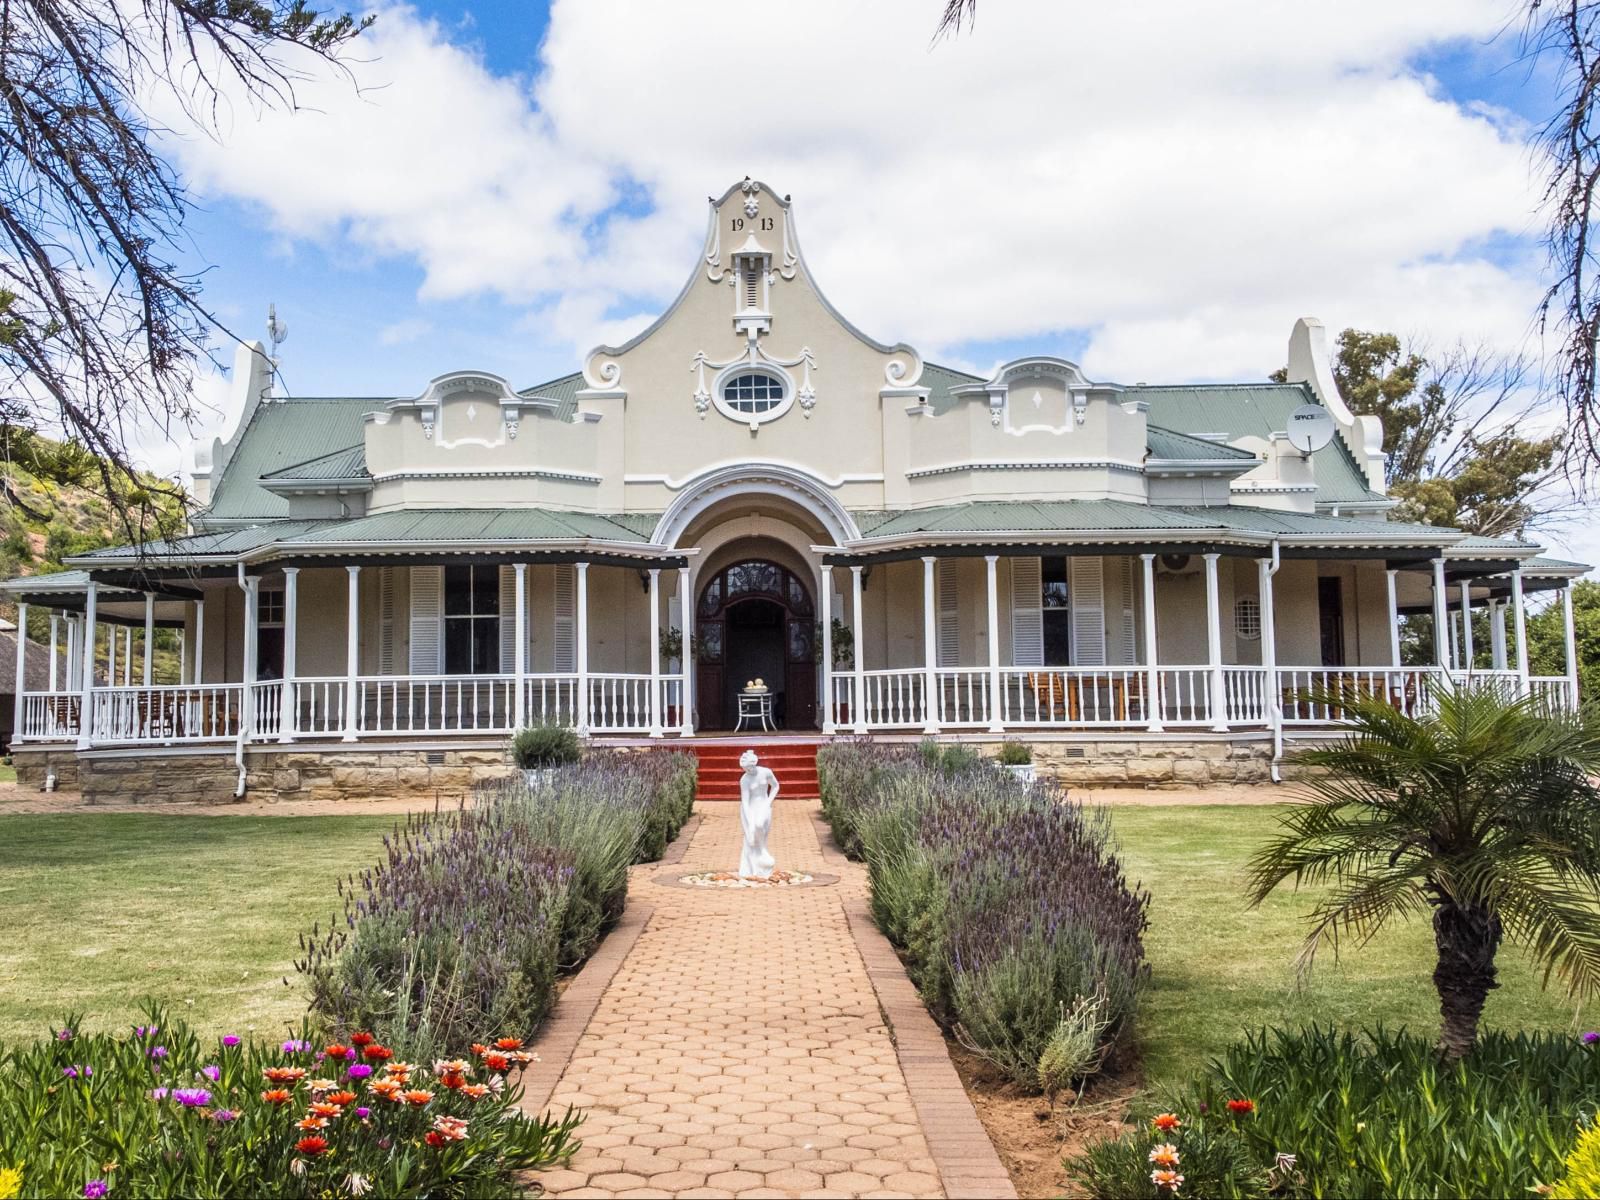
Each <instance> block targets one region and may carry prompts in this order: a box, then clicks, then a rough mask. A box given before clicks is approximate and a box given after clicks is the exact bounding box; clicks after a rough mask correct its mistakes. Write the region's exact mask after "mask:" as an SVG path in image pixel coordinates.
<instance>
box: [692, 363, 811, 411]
mask: <svg viewBox="0 0 1600 1200" xmlns="http://www.w3.org/2000/svg"><path fill="white" fill-rule="evenodd" d="M741 375H765V376H766V377H767V378H769V379H772V380H775V381H776V382H777V383H778V385H779V386H780V387H781V388H782V389H783V399H782V400H780V401H778V403H777V404H775V405H773V406H772V407H771V408H769V409H768V410H767V411H766V412H760V413H747V412H740V411H739V410H738V409H737V408H734V407H733V406H732V405H731V404H729V403H728V402H727V400H726V399H725V398H724V396H723V392H724V391H725V390H726V388H727V386H728V384H729V383H731V382H733V380H735V379H737V378H738V377H739V376H741ZM794 397H795V387H794V380H793V379H791V378H789V373H788V372H787V371H782V370H779V369H778V368H777V367H774V366H772V365H770V364H769V363H753V362H751V361H750V360H749V359H740V360H739V361H738V362H736V363H732V364H730V365H729V366H726V367H724V368H723V369H722V370H720V371H718V372H717V377H716V379H715V380H714V381H713V383H712V386H711V402H712V403H713V404H715V405H716V406H717V411H718V412H719V413H721V414H722V415H723V416H725V417H727V418H728V419H729V420H730V421H737V422H739V424H741V425H749V426H750V427H751V428H755V427H756V426H757V425H764V424H766V423H767V422H768V421H776V420H777V419H778V418H779V417H781V416H783V414H784V413H786V412H788V411H789V410H790V409H791V408H793V407H794Z"/></svg>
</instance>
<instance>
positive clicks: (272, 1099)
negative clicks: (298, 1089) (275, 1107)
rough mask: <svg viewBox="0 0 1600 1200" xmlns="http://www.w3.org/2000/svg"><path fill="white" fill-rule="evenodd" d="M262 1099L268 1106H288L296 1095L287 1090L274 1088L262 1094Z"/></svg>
mask: <svg viewBox="0 0 1600 1200" xmlns="http://www.w3.org/2000/svg"><path fill="white" fill-rule="evenodd" d="M261 1098H262V1099H263V1100H265V1101H266V1102H267V1103H268V1104H287V1103H289V1101H291V1100H293V1099H294V1093H293V1092H291V1091H289V1090H288V1089H287V1088H272V1089H271V1090H269V1091H265V1092H262V1093H261Z"/></svg>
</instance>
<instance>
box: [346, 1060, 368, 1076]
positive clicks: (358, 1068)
mask: <svg viewBox="0 0 1600 1200" xmlns="http://www.w3.org/2000/svg"><path fill="white" fill-rule="evenodd" d="M345 1074H346V1075H348V1076H350V1078H351V1079H365V1078H366V1077H367V1076H368V1075H371V1074H372V1068H371V1067H369V1066H368V1065H367V1064H366V1063H357V1064H356V1065H355V1066H353V1067H351V1068H350V1069H349V1070H348V1071H346V1072H345Z"/></svg>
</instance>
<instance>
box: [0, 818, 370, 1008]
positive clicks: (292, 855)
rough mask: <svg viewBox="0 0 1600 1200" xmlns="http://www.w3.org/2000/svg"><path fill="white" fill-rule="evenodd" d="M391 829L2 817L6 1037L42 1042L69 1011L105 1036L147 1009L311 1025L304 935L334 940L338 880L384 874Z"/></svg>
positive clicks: (0, 958)
mask: <svg viewBox="0 0 1600 1200" xmlns="http://www.w3.org/2000/svg"><path fill="white" fill-rule="evenodd" d="M393 825H394V818H393V817H373V816H365V817H233V816H195V817H187V816H167V815H161V814H150V815H148V816H146V815H142V814H118V813H108V814H105V815H81V814H76V813H74V814H70V815H60V816H56V815H51V816H11V817H0V913H3V914H4V921H5V935H4V937H3V938H0V1039H11V1038H15V1037H18V1036H21V1035H32V1034H35V1033H41V1032H43V1031H44V1029H45V1027H46V1025H47V1024H49V1023H50V1022H57V1023H59V1018H60V1017H61V1015H62V1013H63V1012H64V1011H66V1010H68V1009H74V1010H78V1011H82V1012H84V1013H86V1014H87V1015H88V1018H89V1022H88V1023H89V1024H91V1025H93V1026H95V1027H100V1028H105V1027H110V1026H115V1025H120V1024H123V1023H126V1022H128V1021H131V1020H132V1019H133V1018H134V1016H135V1015H137V1011H138V1006H139V1001H140V999H141V998H142V997H146V996H155V997H158V998H160V999H161V1000H163V1001H165V1002H166V1003H167V1004H169V1005H171V1006H173V1007H177V1008H183V1009H184V1015H185V1016H186V1017H187V1018H189V1019H190V1020H191V1021H192V1022H193V1023H194V1024H195V1025H196V1026H197V1027H199V1028H201V1029H203V1030H210V1031H213V1032H217V1033H222V1032H227V1031H228V1030H229V1029H234V1030H239V1031H240V1032H242V1031H243V1030H242V1029H240V1027H241V1026H244V1027H248V1026H252V1025H253V1026H255V1027H256V1028H257V1029H259V1030H261V1031H263V1032H266V1031H270V1030H277V1029H280V1028H282V1027H283V1026H284V1025H285V1024H286V1023H290V1022H294V1021H296V1020H297V1019H298V1018H299V1016H300V1014H301V1013H303V1012H304V1011H305V1005H304V1002H303V1001H302V1000H301V999H300V993H299V991H298V981H297V980H296V979H295V972H294V966H293V960H294V957H295V954H296V952H297V942H296V939H297V936H298V935H299V933H300V931H301V930H303V929H309V928H310V926H311V922H312V921H313V920H318V919H320V920H321V921H322V922H323V925H324V928H326V924H327V919H328V916H329V914H330V913H331V912H333V911H335V910H336V909H337V907H338V904H339V898H338V895H337V893H336V891H335V886H334V881H335V879H336V878H337V877H338V876H340V875H343V874H345V873H347V872H348V871H350V870H352V869H358V868H360V867H361V866H363V865H367V864H370V863H372V862H374V861H375V860H376V859H377V857H378V855H379V854H380V853H381V850H382V847H381V838H382V835H383V834H384V833H385V832H387V831H388V830H389V829H391V828H392V827H393ZM285 976H287V977H288V978H289V981H290V983H291V984H293V985H295V986H294V987H293V988H291V987H285V986H284V983H283V979H284V977H285ZM191 1001H192V1004H191V1003H189V1002H191ZM225 1027H226V1028H225Z"/></svg>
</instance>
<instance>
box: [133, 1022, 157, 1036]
mask: <svg viewBox="0 0 1600 1200" xmlns="http://www.w3.org/2000/svg"><path fill="white" fill-rule="evenodd" d="M160 1029H161V1026H159V1025H149V1026H145V1025H135V1026H134V1027H133V1036H134V1037H155V1035H156V1034H157V1032H159V1031H160Z"/></svg>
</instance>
